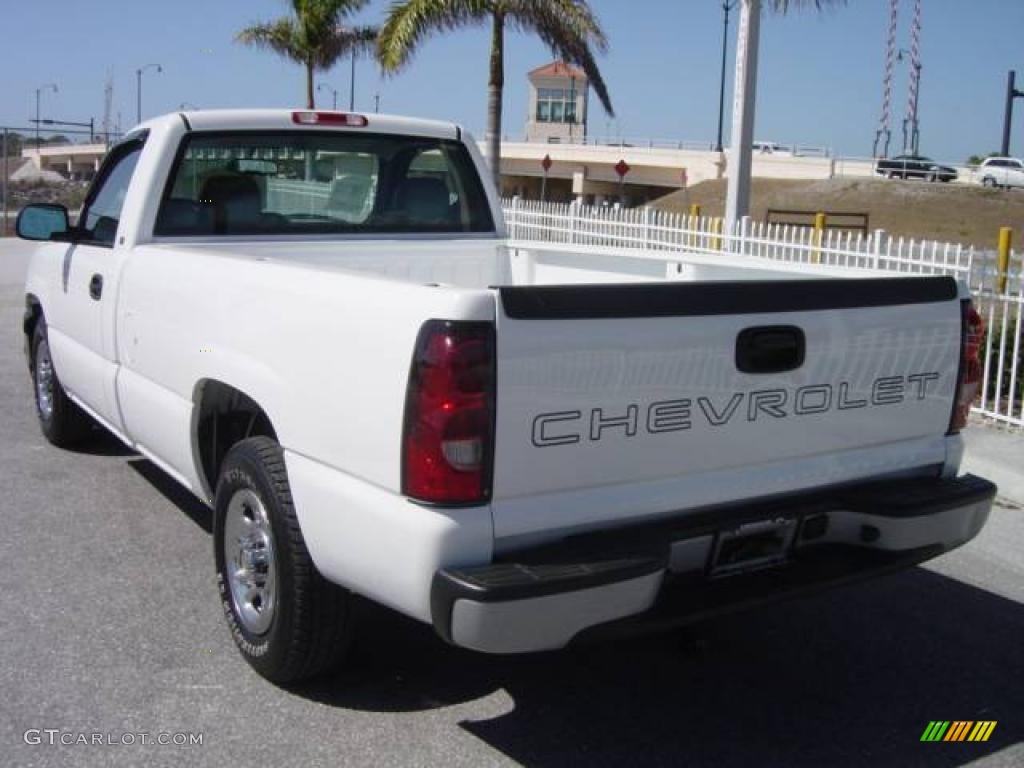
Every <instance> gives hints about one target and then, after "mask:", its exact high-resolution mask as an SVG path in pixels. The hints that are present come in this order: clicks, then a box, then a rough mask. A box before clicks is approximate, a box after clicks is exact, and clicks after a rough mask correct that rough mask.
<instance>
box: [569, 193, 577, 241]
mask: <svg viewBox="0 0 1024 768" xmlns="http://www.w3.org/2000/svg"><path fill="white" fill-rule="evenodd" d="M578 206H579V199H578V198H577V199H574V200H573V201H572V202H571V203H569V245H575V243H576V208H577V207H578Z"/></svg>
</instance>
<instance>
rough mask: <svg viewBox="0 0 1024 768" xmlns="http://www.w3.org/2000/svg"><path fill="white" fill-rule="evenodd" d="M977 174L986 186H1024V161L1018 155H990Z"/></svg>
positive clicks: (979, 167)
mask: <svg viewBox="0 0 1024 768" xmlns="http://www.w3.org/2000/svg"><path fill="white" fill-rule="evenodd" d="M975 175H976V177H977V179H978V181H979V182H980V183H981V184H983V185H984V186H986V187H1024V161H1021V160H1018V159H1017V158H1016V157H988V158H986V159H985V160H984V161H983V162H982V163H981V165H979V166H978V170H977V173H976V174H975Z"/></svg>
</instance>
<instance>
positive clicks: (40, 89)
mask: <svg viewBox="0 0 1024 768" xmlns="http://www.w3.org/2000/svg"><path fill="white" fill-rule="evenodd" d="M46 90H52V91H53V92H54V93H57V84H56V83H47V84H46V85H40V86H39V87H38V88H36V152H38V151H39V145H40V139H39V97H40V95H42V93H43V91H46Z"/></svg>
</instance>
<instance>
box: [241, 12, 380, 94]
mask: <svg viewBox="0 0 1024 768" xmlns="http://www.w3.org/2000/svg"><path fill="white" fill-rule="evenodd" d="M368 2H369V0H290V3H291V6H292V11H293V14H292V15H291V16H287V17H285V18H282V19H277V20H276V21H270V22H266V23H263V24H253V25H252V26H249V27H246V28H245V29H243V30H242V31H241V32H239V33H238V35H237V36H236V37H235V39H236V40H237V41H238V42H240V43H244V44H245V45H255V46H258V47H260V48H269V49H270V50H272V51H274V52H275V53H278V54H280V55H281V56H284V57H285V58H288V59H291V60H292V61H294V62H296V63H298V64H302V65H303V66H304V67H305V68H306V106H307V107H308V108H309V109H314V108H315V107H316V100H315V90H314V88H313V80H314V76H315V74H314V73H315V72H316V70H318V69H319V70H327V69H330V68H331V67H333V66H334V65H335V64H336V63H337V62H338V59H340V58H341V57H342V56H344V55H345V54H348V53H351V54H352V55H355V54H356V53H358V52H369V51H372V50H373V48H374V45H375V43H376V41H377V32H378V30H377V28H376V27H368V26H346V25H344V24H342V23H341V21H342V19H344V18H346V17H348V16H350V15H351V14H353V13H355V12H356V11H359V10H362V8H364V7H365V6H366V4H367V3H368Z"/></svg>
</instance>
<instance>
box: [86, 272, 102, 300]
mask: <svg viewBox="0 0 1024 768" xmlns="http://www.w3.org/2000/svg"><path fill="white" fill-rule="evenodd" d="M89 295H90V296H91V297H92V298H93V301H99V300H100V299H101V298H103V275H93V276H92V280H90V281H89Z"/></svg>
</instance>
